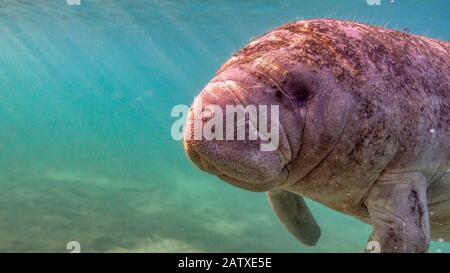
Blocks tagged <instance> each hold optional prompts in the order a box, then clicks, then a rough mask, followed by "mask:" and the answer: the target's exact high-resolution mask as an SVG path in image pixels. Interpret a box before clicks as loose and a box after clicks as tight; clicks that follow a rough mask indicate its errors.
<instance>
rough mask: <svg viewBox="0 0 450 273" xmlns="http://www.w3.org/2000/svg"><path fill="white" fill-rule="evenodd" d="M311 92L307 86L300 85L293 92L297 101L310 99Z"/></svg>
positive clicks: (301, 101) (302, 101)
mask: <svg viewBox="0 0 450 273" xmlns="http://www.w3.org/2000/svg"><path fill="white" fill-rule="evenodd" d="M310 93H311V92H310V91H309V89H308V88H307V87H306V86H304V85H300V86H298V87H297V88H296V90H295V92H294V93H293V95H294V96H293V99H294V101H295V102H298V103H304V102H306V101H307V100H308V99H309V97H310Z"/></svg>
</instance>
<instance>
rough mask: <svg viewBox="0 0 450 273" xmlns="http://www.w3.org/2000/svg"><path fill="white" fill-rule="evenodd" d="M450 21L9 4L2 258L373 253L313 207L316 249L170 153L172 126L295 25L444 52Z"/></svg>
mask: <svg viewBox="0 0 450 273" xmlns="http://www.w3.org/2000/svg"><path fill="white" fill-rule="evenodd" d="M344 3H345V4H344ZM449 14H450V2H449V1H447V0H440V1H438V0H435V1H418V0H417V1H406V0H403V1H402V0H396V1H395V3H393V4H391V3H389V1H388V0H381V5H380V6H369V5H368V4H367V3H366V1H365V0H353V1H331V0H330V1H293V0H292V1H291V0H289V1H288V0H284V1H268V0H264V1H235V0H227V1H225V0H224V1H217V0H216V1H206V0H205V1H192V0H190V1H187V0H186V1H182V0H180V1H141V0H139V1H137V0H127V1H125V0H122V1H118V0H116V1H113V0H98V1H94V0H81V5H80V6H70V5H68V4H67V3H66V0H53V1H50V0H48V1H42V0H40V1H32V0H28V1H25V0H20V1H18V0H17V1H16V0H2V1H1V2H0V252H17V251H24V252H36V251H44V252H65V251H67V250H66V244H67V242H69V241H73V240H75V241H78V242H80V244H81V248H82V249H81V250H82V251H83V252H122V251H145V252H184V251H189V252H192V251H211V252H228V251H242V252H249V251H255V252H269V251H270V252H317V251H320V252H330V251H333V252H361V251H362V250H363V248H364V245H365V242H366V241H367V237H368V235H369V233H370V228H369V226H367V225H365V224H362V223H360V222H359V221H357V220H354V219H353V218H351V217H348V216H345V215H342V214H339V213H336V212H334V211H331V210H329V209H327V208H325V207H323V206H321V205H318V204H311V205H312V209H313V213H314V214H315V215H316V218H317V220H318V222H319V223H320V225H321V226H322V230H323V235H322V238H321V240H320V242H319V243H318V245H317V246H315V247H305V246H302V245H301V244H300V243H298V242H297V241H296V240H295V239H294V238H292V237H291V236H290V235H289V234H288V233H287V231H285V229H284V228H283V227H282V226H281V224H280V222H279V221H278V219H277V218H276V216H275V215H274V213H273V212H272V211H271V208H270V207H269V205H268V204H267V201H266V199H265V196H264V195H263V194H257V193H250V192H245V191H243V190H239V189H237V188H233V187H231V186H228V185H226V184H225V183H223V182H220V181H219V180H218V179H216V178H215V177H212V176H210V175H207V174H205V173H203V172H200V171H198V170H197V169H196V168H195V167H194V166H193V165H192V164H191V163H190V162H189V161H188V160H187V159H186V157H185V155H184V152H183V147H182V144H181V143H180V142H176V141H174V140H172V138H171V134H170V127H171V125H172V122H174V119H173V118H171V116H170V110H171V108H172V107H173V106H174V105H175V104H190V103H191V102H192V100H193V97H194V96H195V95H196V94H197V93H198V92H199V90H200V89H201V88H202V87H203V86H204V84H206V83H207V82H208V81H209V79H210V78H211V77H212V76H213V75H214V73H215V71H216V70H217V69H218V67H219V66H220V65H221V64H222V63H223V62H224V61H225V60H226V59H227V58H228V57H229V56H231V54H232V52H233V51H235V50H237V49H239V48H240V47H241V46H243V45H245V44H246V43H247V42H248V41H249V40H250V39H251V38H252V37H255V36H258V35H261V34H263V33H265V32H267V31H268V30H270V29H271V28H274V27H276V26H279V25H281V24H283V23H286V22H288V21H293V20H297V19H302V18H319V17H335V18H345V19H354V20H358V21H362V22H366V23H370V24H377V25H387V26H388V27H390V28H396V29H402V30H405V31H409V32H411V33H417V34H423V35H428V36H431V37H435V38H439V39H445V40H448V39H450V27H449V22H450V18H449ZM431 250H432V251H442V252H450V247H449V244H446V243H439V242H435V243H433V245H432V249H431Z"/></svg>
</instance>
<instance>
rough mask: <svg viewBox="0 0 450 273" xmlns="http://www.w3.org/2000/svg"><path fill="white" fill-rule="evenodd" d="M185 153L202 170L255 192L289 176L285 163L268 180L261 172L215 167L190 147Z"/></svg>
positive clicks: (281, 181)
mask: <svg viewBox="0 0 450 273" xmlns="http://www.w3.org/2000/svg"><path fill="white" fill-rule="evenodd" d="M188 147H189V146H188ZM186 153H187V154H188V156H189V158H190V159H191V160H192V161H193V162H194V163H195V164H196V165H197V166H198V167H199V168H200V169H201V170H202V171H205V172H207V173H210V174H212V175H215V176H217V177H218V178H220V179H221V180H223V181H225V182H227V183H229V184H231V185H233V186H236V187H239V188H242V189H245V190H250V191H255V192H264V191H268V190H271V189H273V188H274V187H276V186H279V185H282V184H284V183H285V181H286V180H287V178H288V177H289V170H288V168H287V165H284V166H283V167H282V169H281V171H280V172H279V173H278V174H277V175H276V177H274V178H273V179H269V180H268V179H267V177H265V176H264V175H263V174H259V173H257V172H241V171H239V170H237V169H236V168H234V169H226V168H223V167H222V168H221V167H217V166H216V165H217V164H215V163H213V162H210V161H209V160H208V159H206V157H205V156H202V155H200V154H199V153H198V152H197V151H195V149H192V148H187V149H186Z"/></svg>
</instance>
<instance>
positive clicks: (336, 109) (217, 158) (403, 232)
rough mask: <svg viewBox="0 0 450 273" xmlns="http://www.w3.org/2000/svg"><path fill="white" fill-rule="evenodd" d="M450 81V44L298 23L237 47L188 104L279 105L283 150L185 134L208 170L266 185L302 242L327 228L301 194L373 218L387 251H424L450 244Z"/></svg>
mask: <svg viewBox="0 0 450 273" xmlns="http://www.w3.org/2000/svg"><path fill="white" fill-rule="evenodd" d="M449 85H450V43H448V42H444V41H439V40H434V39H430V38H426V37H421V36H416V35H411V34H407V33H402V32H398V31H394V30H388V29H384V28H380V27H375V26H368V25H364V24H360V23H354V22H348V21H340V20H307V21H298V22H294V23H290V24H287V25H284V26H282V27H280V28H277V29H275V30H273V31H271V32H269V33H267V34H266V35H264V36H262V37H260V38H259V39H256V40H254V41H253V42H251V43H250V44H248V45H247V46H245V47H244V48H243V49H241V50H240V51H239V52H237V53H236V54H234V56H233V57H232V58H231V59H229V60H228V61H227V62H226V63H225V64H224V65H223V66H222V67H221V68H220V69H219V71H218V72H217V74H216V76H215V77H214V78H213V79H212V80H211V82H210V83H209V84H208V85H207V86H206V87H205V89H204V90H203V91H202V92H201V93H200V94H199V96H198V98H201V101H200V100H196V101H195V102H194V104H193V108H195V107H204V106H207V105H210V104H214V105H220V106H222V107H225V105H230V104H234V105H236V104H243V105H258V104H266V105H279V120H280V132H279V134H280V143H279V145H278V148H277V149H276V150H274V151H261V150H260V149H259V146H258V142H260V141H258V140H251V141H250V140H204V139H201V140H194V139H192V138H189V137H190V136H191V135H189V134H191V130H186V132H188V133H186V135H185V149H186V152H187V154H188V156H189V157H190V159H191V160H192V161H193V162H194V163H195V164H196V165H197V166H199V167H200V168H201V169H202V170H204V171H207V172H209V173H212V174H214V175H217V176H218V177H220V178H221V179H222V180H224V181H226V182H228V183H230V184H232V185H235V186H237V187H240V188H244V189H247V190H251V191H267V192H268V196H269V200H270V201H271V204H272V207H273V208H274V210H275V211H276V213H277V215H278V216H279V218H280V220H281V221H282V222H283V224H284V225H285V226H286V228H287V229H288V230H289V231H290V232H291V233H292V234H293V235H294V236H295V237H296V238H298V239H299V240H301V241H302V242H304V243H305V244H308V245H313V244H315V243H316V241H317V240H318V238H319V237H320V228H319V227H318V225H317V223H316V222H315V220H314V219H313V216H312V215H311V212H310V211H309V210H308V208H307V206H306V204H305V202H304V201H303V199H302V197H307V198H310V199H312V200H315V201H317V202H319V203H321V204H324V205H326V206H328V207H330V208H332V209H334V210H337V211H340V212H342V213H345V214H348V215H352V216H354V217H357V218H358V219H360V220H362V221H364V222H366V223H369V224H371V225H372V227H373V233H372V235H371V238H369V240H370V241H377V242H379V244H380V246H381V251H384V252H424V251H427V249H428V244H429V240H430V238H431V239H435V240H437V239H445V240H450V87H449ZM199 103H201V104H202V105H196V104H199ZM188 120H189V121H192V120H193V112H192V111H191V112H190V115H189V116H188ZM192 124H193V123H192V122H189V126H193V125H192ZM342 243H345V242H342Z"/></svg>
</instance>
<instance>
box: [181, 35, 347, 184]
mask: <svg viewBox="0 0 450 273" xmlns="http://www.w3.org/2000/svg"><path fill="white" fill-rule="evenodd" d="M264 39H270V36H268V37H263V38H261V39H260V40H257V41H255V42H253V43H251V44H250V45H249V46H247V47H246V48H244V49H243V50H241V51H240V52H239V53H237V54H236V55H235V56H234V57H232V58H231V59H230V60H229V61H228V62H226V63H225V64H224V65H223V66H222V68H221V69H220V70H219V71H218V72H217V74H216V76H215V77H214V78H213V79H212V80H211V81H210V82H209V83H208V84H207V85H206V86H205V88H204V89H203V90H202V91H201V93H200V94H199V95H198V96H197V98H196V99H195V101H194V103H193V105H192V107H191V109H190V112H189V115H188V118H187V126H186V128H185V135H184V138H185V140H184V144H185V150H186V152H187V154H188V157H189V158H190V159H191V160H192V161H193V162H194V163H195V164H196V165H197V166H198V167H199V168H200V169H202V170H204V171H206V172H209V173H211V174H214V175H216V176H218V177H219V178H221V179H222V180H224V181H226V182H228V183H230V184H232V185H235V186H237V187H241V188H244V189H247V190H251V191H268V190H272V189H275V188H282V187H285V186H288V185H290V184H292V183H295V182H296V181H298V180H299V179H300V178H302V176H304V175H305V174H306V173H307V172H308V170H310V169H311V168H312V167H313V166H314V164H316V163H317V162H318V161H320V156H321V155H323V153H324V152H325V151H326V147H328V146H329V145H330V144H331V143H333V141H334V140H335V138H336V135H337V134H338V133H337V130H338V128H339V126H341V124H342V122H341V118H340V117H341V116H342V115H341V114H342V113H340V111H339V110H338V111H335V110H334V109H335V108H334V107H333V106H336V103H337V104H338V105H337V108H336V109H338V108H339V104H340V102H339V101H340V100H339V99H337V100H333V103H330V101H331V100H330V98H331V97H332V95H331V94H332V93H333V90H336V86H335V79H334V78H333V77H332V76H330V75H329V73H327V72H324V71H322V70H320V69H316V68H314V67H313V68H311V67H308V66H307V65H306V64H305V63H303V62H302V61H301V60H298V58H297V60H296V58H295V57H296V56H294V55H293V54H292V53H291V52H289V51H288V50H286V48H284V47H280V48H279V49H277V50H270V49H267V48H266V49H264V47H261V46H260V47H258V43H259V44H264ZM252 44H253V45H254V46H255V47H256V48H257V50H249V49H248V48H249V47H252V46H253V45H252ZM230 106H231V107H233V106H234V107H237V106H242V107H244V108H245V109H247V107H252V106H253V107H256V109H258V111H257V112H256V115H252V114H251V113H252V112H251V111H247V116H246V118H245V119H244V120H242V119H241V120H240V121H239V118H238V117H237V116H236V117H234V116H233V118H231V119H233V120H234V121H235V122H234V124H232V125H231V128H232V130H231V131H232V134H234V139H230V138H227V137H226V135H227V131H228V130H230V124H229V123H228V122H227V119H228V120H230V112H227V111H226V110H227V107H230ZM264 106H266V107H267V115H265V113H264V112H261V111H260V110H261V109H263V108H264ZM261 107H262V108H261ZM276 107H278V108H276ZM205 109H207V111H206V114H204V113H205V112H203V114H201V115H199V113H200V112H202V111H203V110H205ZM274 109H277V110H278V111H277V115H273V114H275V113H276V111H275V110H274ZM330 109H331V110H330ZM219 112H222V113H219ZM264 115H265V116H266V119H263V121H264V120H265V121H266V122H267V123H266V124H267V128H268V130H267V131H270V134H267V133H265V130H262V127H261V124H263V123H264V122H260V121H259V118H261V117H263V116H264ZM199 116H200V118H199ZM274 116H277V117H276V120H273V119H272V118H273V117H274ZM196 117H197V119H196ZM213 117H214V118H215V121H217V120H221V121H223V122H222V123H221V124H217V123H213V124H215V126H212V125H211V124H208V122H209V121H210V120H211V118H213ZM275 123H277V124H278V127H277V126H273V127H272V126H271V125H272V124H274V125H275ZM242 124H245V128H246V129H245V136H246V138H245V139H244V140H243V139H237V136H236V134H237V132H238V127H239V126H242ZM227 127H228V128H227ZM252 128H253V129H252ZM255 128H256V129H255ZM271 128H272V129H274V128H275V131H271V130H270V129H271ZM202 129H203V130H205V129H207V131H212V132H213V133H218V134H219V135H223V139H217V138H216V139H211V138H210V139H206V138H205V137H204V136H203V137H198V135H197V137H195V132H197V133H198V132H200V131H201V130H202ZM255 131H256V132H259V133H260V134H259V135H260V136H263V137H262V138H261V137H258V138H257V139H249V137H248V136H249V135H250V134H251V133H254V132H255ZM264 136H265V137H266V138H264ZM274 136H276V137H275V138H274ZM271 140H275V141H272V144H274V145H273V149H265V150H264V149H262V145H264V144H267V143H268V142H270V141H271ZM305 144H306V145H307V146H308V147H305Z"/></svg>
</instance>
